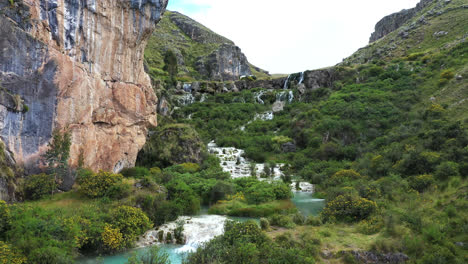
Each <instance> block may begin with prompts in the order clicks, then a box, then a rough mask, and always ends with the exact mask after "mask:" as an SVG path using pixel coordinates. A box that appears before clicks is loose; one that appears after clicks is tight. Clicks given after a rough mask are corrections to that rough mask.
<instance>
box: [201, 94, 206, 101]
mask: <svg viewBox="0 0 468 264" xmlns="http://www.w3.org/2000/svg"><path fill="white" fill-rule="evenodd" d="M205 101H206V94H202V96H201V98H200V103H203V102H205Z"/></svg>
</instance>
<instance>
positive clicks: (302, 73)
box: [297, 72, 304, 84]
mask: <svg viewBox="0 0 468 264" xmlns="http://www.w3.org/2000/svg"><path fill="white" fill-rule="evenodd" d="M303 81H304V72H301V77H300V78H299V82H298V83H297V84H301V83H302V82H303Z"/></svg>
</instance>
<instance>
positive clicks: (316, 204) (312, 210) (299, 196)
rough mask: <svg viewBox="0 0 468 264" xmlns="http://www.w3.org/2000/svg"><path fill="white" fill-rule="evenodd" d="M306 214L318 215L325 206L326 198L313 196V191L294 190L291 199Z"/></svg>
mask: <svg viewBox="0 0 468 264" xmlns="http://www.w3.org/2000/svg"><path fill="white" fill-rule="evenodd" d="M291 201H292V202H293V203H294V205H295V206H296V207H297V209H299V212H301V213H302V214H303V215H304V216H309V215H318V214H319V213H320V211H322V209H323V207H324V206H325V200H323V199H316V198H313V196H312V193H306V192H294V197H293V198H292V199H291Z"/></svg>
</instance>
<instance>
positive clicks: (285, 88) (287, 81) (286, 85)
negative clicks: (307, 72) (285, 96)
mask: <svg viewBox="0 0 468 264" xmlns="http://www.w3.org/2000/svg"><path fill="white" fill-rule="evenodd" d="M289 78H291V74H290V75H288V78H286V81H284V86H283V89H284V90H287V89H288V85H289Z"/></svg>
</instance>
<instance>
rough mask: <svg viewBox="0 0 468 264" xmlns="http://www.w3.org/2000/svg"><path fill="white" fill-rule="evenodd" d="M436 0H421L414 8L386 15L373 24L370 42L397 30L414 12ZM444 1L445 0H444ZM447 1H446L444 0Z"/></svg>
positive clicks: (413, 15)
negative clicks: (373, 30) (373, 29)
mask: <svg viewBox="0 0 468 264" xmlns="http://www.w3.org/2000/svg"><path fill="white" fill-rule="evenodd" d="M435 1H437V0H421V2H419V3H418V4H417V5H416V7H415V8H411V9H405V10H402V11H400V12H398V13H394V14H391V15H388V16H386V17H384V18H382V20H380V21H379V22H378V23H377V25H375V32H374V33H372V35H371V37H370V41H369V42H370V43H372V42H375V41H377V40H379V39H381V38H383V37H384V36H386V35H388V34H389V33H391V32H393V31H395V30H397V29H398V28H399V27H401V26H403V25H404V24H405V23H406V22H408V21H409V20H410V19H412V18H413V17H415V16H416V14H417V13H418V12H419V11H421V10H423V9H424V8H425V7H427V6H429V5H430V4H432V3H433V2H435ZM444 1H445V0H444ZM445 2H447V1H445Z"/></svg>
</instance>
